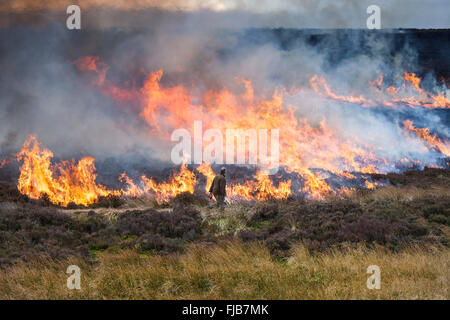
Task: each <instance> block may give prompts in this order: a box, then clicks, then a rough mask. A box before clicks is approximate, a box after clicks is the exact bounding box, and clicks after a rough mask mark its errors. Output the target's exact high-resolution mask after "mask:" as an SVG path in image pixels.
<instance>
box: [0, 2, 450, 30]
mask: <svg viewBox="0 0 450 320" xmlns="http://www.w3.org/2000/svg"><path fill="white" fill-rule="evenodd" d="M71 4H78V5H79V6H80V7H81V8H82V10H83V11H84V12H86V11H90V12H95V14H93V15H92V16H91V18H92V19H89V20H90V21H89V25H90V26H93V27H97V28H98V27H101V28H109V27H119V26H128V27H130V26H133V27H140V28H145V27H146V26H148V23H149V20H148V18H149V17H151V18H155V16H156V17H157V16H160V15H161V14H164V16H166V18H169V19H170V20H171V21H172V22H173V23H176V21H177V19H178V18H179V17H180V16H183V15H185V14H188V15H189V16H190V18H195V21H196V22H195V23H196V24H197V25H198V24H201V23H204V24H205V25H210V26H213V25H214V26H219V25H221V26H222V27H227V28H230V27H235V26H236V22H237V20H238V21H239V22H238V25H239V26H241V27H244V26H245V27H269V28H270V27H285V28H365V27H366V19H367V14H366V9H367V7H368V6H369V5H372V4H376V5H378V6H380V8H381V12H382V27H383V28H449V26H450V25H449V19H448V15H447V13H448V11H449V9H450V3H449V2H448V1H446V0H428V1H421V0H397V1H390V0H378V1H376V3H374V2H373V1H372V0H340V1H331V0H277V1H273V0H189V1H187V0H166V1H159V0H115V1H110V0H78V1H74V0H11V1H4V2H3V3H1V4H0V13H6V14H7V16H6V17H5V19H2V21H3V23H7V24H8V25H10V24H14V23H16V22H19V23H24V22H26V21H27V20H29V22H31V21H33V22H34V23H36V21H42V20H46V21H48V16H49V15H51V14H52V13H53V14H56V13H62V14H64V13H65V9H66V8H67V7H68V6H69V5H71ZM141 12H145V13H141ZM155 12H157V13H156V14H155ZM21 14H22V15H25V16H26V18H25V19H24V18H23V16H20V15H21ZM33 14H34V16H33ZM8 15H9V16H8ZM30 17H33V18H30ZM59 17H60V18H63V15H60V16H59ZM236 19H237V20H236ZM5 20H7V21H6V22H5Z"/></svg>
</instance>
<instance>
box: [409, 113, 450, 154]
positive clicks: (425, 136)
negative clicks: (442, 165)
mask: <svg viewBox="0 0 450 320" xmlns="http://www.w3.org/2000/svg"><path fill="white" fill-rule="evenodd" d="M403 126H404V128H405V130H406V131H408V132H412V133H414V134H416V135H417V136H418V137H419V138H420V139H421V140H422V141H424V142H425V143H426V144H428V145H429V146H430V147H432V148H434V149H437V150H438V151H439V152H440V153H442V154H444V155H445V156H447V157H450V143H449V142H448V141H445V142H442V141H441V139H439V137H438V136H436V135H432V134H430V130H429V129H428V128H415V127H414V126H413V122H412V121H411V120H405V121H404V122H403Z"/></svg>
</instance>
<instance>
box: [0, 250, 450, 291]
mask: <svg viewBox="0 0 450 320" xmlns="http://www.w3.org/2000/svg"><path fill="white" fill-rule="evenodd" d="M449 261H450V250H449V249H448V248H439V249H438V248H434V247H432V248H428V249H419V248H409V249H407V250H404V251H402V252H400V253H393V252H391V251H389V250H387V249H385V248H382V247H377V248H376V249H374V250H368V249H366V248H364V247H353V248H348V249H347V250H339V251H337V250H336V251H329V252H327V253H321V254H315V255H311V254H310V253H308V251H307V250H306V249H305V248H304V247H303V246H301V245H297V246H295V247H294V249H293V251H292V255H291V256H290V258H289V259H287V260H274V259H273V257H271V255H270V253H269V251H268V249H267V248H265V247H264V246H262V245H260V244H256V243H253V244H248V245H242V244H240V243H236V242H224V243H222V244H220V245H219V246H208V247H205V246H199V245H192V246H190V247H189V248H188V250H187V252H186V253H185V254H182V255H177V256H176V255H171V256H159V255H153V256H143V255H139V254H138V253H137V252H134V251H121V252H119V253H116V254H111V253H105V254H102V255H100V256H99V258H98V262H97V263H95V264H87V263H85V262H83V261H81V260H76V259H69V260H66V261H61V262H54V261H50V260H40V261H34V262H30V263H27V264H24V263H19V264H17V265H16V266H15V267H13V268H11V269H9V270H3V271H1V272H0V298H1V299H448V298H449V292H448V286H449V281H450V278H449V265H448V263H449ZM70 264H77V265H79V266H80V268H81V270H82V278H81V287H82V289H81V290H79V291H78V290H68V289H67V288H66V279H67V277H68V275H67V274H65V270H66V268H67V266H68V265H70ZM373 264H375V265H378V266H379V267H380V268H381V289H380V290H368V289H367V287H366V280H367V277H368V276H369V275H367V274H366V269H367V267H368V266H369V265H373Z"/></svg>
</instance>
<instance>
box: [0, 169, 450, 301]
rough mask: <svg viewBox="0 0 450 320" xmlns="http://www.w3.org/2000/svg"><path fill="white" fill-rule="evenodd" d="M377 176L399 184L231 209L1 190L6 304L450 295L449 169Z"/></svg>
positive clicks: (0, 276)
mask: <svg viewBox="0 0 450 320" xmlns="http://www.w3.org/2000/svg"><path fill="white" fill-rule="evenodd" d="M374 178H375V179H389V181H390V184H389V185H387V186H384V187H380V188H377V189H375V190H355V191H354V192H353V193H351V194H348V195H347V196H345V197H332V196H330V197H328V198H327V199H325V200H322V201H314V200H299V199H289V200H268V201H263V202H251V203H236V204H232V205H230V206H227V207H226V208H225V210H224V211H220V210H218V209H209V208H208V206H207V204H208V203H207V201H206V200H205V198H204V197H203V196H199V195H191V194H181V195H179V196H177V197H176V198H175V199H173V200H172V201H171V202H170V203H168V204H165V205H164V206H160V205H157V204H155V203H154V202H152V201H151V200H149V199H125V200H123V199H117V198H110V199H101V201H100V202H99V203H97V204H95V205H94V206H92V207H91V208H81V207H76V206H73V207H72V208H71V209H62V208H59V207H57V206H53V205H51V204H50V203H49V202H48V201H47V200H46V199H45V198H44V199H41V200H37V201H34V200H30V199H28V198H26V197H24V196H23V195H21V194H20V193H18V191H17V189H16V188H15V187H14V186H11V185H7V184H1V185H0V298H2V299H187V298H192V299H197V298H206V299H210V298H211V299H221V298H225V299H236V298H241V299H258V298H262V299H373V298H383V299H448V298H449V293H448V286H449V282H450V274H449V265H448V264H449V261H450V259H449V258H450V250H449V239H450V238H449V236H450V171H448V170H442V169H425V170H423V171H411V172H406V173H403V174H390V175H374ZM72 264H75V265H78V266H79V267H80V268H81V270H82V277H81V279H82V280H81V290H68V289H67V287H66V280H67V277H68V275H67V274H66V269H67V266H69V265H72ZM369 265H378V266H379V267H380V269H381V275H382V282H381V283H382V284H381V289H380V290H368V289H367V287H366V280H367V278H368V276H369V275H368V274H367V273H366V270H367V267H368V266H369Z"/></svg>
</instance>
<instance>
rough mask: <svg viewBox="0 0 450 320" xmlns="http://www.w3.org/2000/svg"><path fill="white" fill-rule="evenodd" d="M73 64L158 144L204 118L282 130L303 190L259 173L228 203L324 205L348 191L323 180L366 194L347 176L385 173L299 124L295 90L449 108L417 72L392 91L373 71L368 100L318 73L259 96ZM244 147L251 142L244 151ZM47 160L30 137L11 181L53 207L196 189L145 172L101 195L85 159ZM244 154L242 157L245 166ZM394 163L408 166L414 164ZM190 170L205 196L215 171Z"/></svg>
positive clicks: (164, 197)
mask: <svg viewBox="0 0 450 320" xmlns="http://www.w3.org/2000/svg"><path fill="white" fill-rule="evenodd" d="M74 64H75V66H76V67H77V68H78V69H79V70H81V71H82V72H83V73H86V74H89V75H90V76H94V77H93V78H92V79H93V80H92V82H91V84H92V85H94V86H96V87H98V88H99V89H100V90H101V92H102V93H104V94H105V95H107V96H109V97H111V98H112V99H114V100H117V101H119V102H123V101H131V102H133V106H134V107H136V110H137V113H138V114H139V116H140V117H141V118H142V119H143V121H144V122H145V123H146V125H147V126H148V134H149V136H150V138H152V139H157V141H162V142H166V143H167V142H169V138H170V135H171V133H172V132H173V130H175V129H178V128H187V129H188V128H190V129H191V130H193V129H192V125H193V123H194V121H196V120H201V121H202V123H203V125H204V128H203V130H207V129H209V128H214V129H217V130H219V131H221V132H225V130H226V129H242V130H247V129H255V130H258V129H268V130H271V129H280V141H279V143H280V151H281V152H280V159H279V162H280V166H282V167H283V168H284V170H285V172H287V174H293V175H294V176H295V175H297V176H299V177H301V180H302V183H301V184H300V185H301V186H300V187H296V190H294V188H293V183H292V180H291V179H284V180H285V181H280V182H278V183H275V182H274V179H272V178H271V177H269V176H267V175H266V174H264V173H263V172H262V171H258V172H257V173H256V174H255V175H254V177H253V178H252V179H249V180H247V181H244V182H243V183H241V184H238V183H236V182H235V181H231V182H230V183H229V185H228V187H227V188H228V189H227V193H228V196H229V198H230V199H232V200H234V199H236V200H239V199H242V200H252V199H256V200H265V199H269V198H278V199H286V198H288V197H289V196H290V195H291V194H292V193H299V192H300V193H304V194H306V195H307V196H308V197H310V198H314V199H323V198H324V197H326V196H327V195H328V194H331V193H338V194H339V193H341V194H346V193H347V192H348V190H351V188H347V189H344V188H343V187H341V188H340V189H336V188H334V187H333V188H332V187H330V185H329V184H328V178H329V177H330V175H331V174H332V175H334V176H337V177H338V178H339V179H342V181H347V180H351V181H355V180H358V179H365V181H364V185H365V186H366V187H367V188H374V187H375V186H376V185H375V184H374V183H373V182H371V181H369V180H367V179H368V177H367V178H361V177H359V178H358V177H357V176H358V175H356V174H354V173H356V172H359V173H364V174H370V173H377V172H380V171H382V170H384V168H385V167H388V168H389V167H392V163H390V162H392V160H388V159H385V158H384V157H382V156H380V155H378V154H377V151H378V150H374V147H373V146H371V145H367V144H365V143H363V142H361V141H360V139H359V138H358V137H357V136H346V137H345V138H343V137H342V136H341V135H340V134H339V132H338V131H337V130H336V129H334V128H333V126H332V125H330V124H329V122H328V121H327V120H326V119H322V120H321V121H319V120H320V119H318V120H317V121H316V122H314V123H311V122H310V121H309V120H308V119H307V118H304V117H301V116H299V115H298V114H296V113H300V114H301V112H297V111H302V109H305V108H310V107H311V106H309V105H302V102H299V103H298V105H291V104H290V103H289V102H288V101H290V99H288V98H289V97H290V96H291V95H293V94H297V93H298V92H301V93H303V94H308V95H309V94H311V95H313V96H316V97H319V98H320V99H324V98H326V99H330V100H335V101H339V102H346V103H348V104H356V105H359V106H361V107H364V108H373V107H379V106H385V107H389V108H394V107H395V108H400V107H403V106H406V107H424V108H450V103H449V99H448V98H447V96H448V88H444V89H442V90H441V91H439V90H437V89H436V90H434V92H433V93H430V92H426V91H425V89H424V88H422V86H421V79H420V78H419V77H418V76H417V75H416V74H415V73H408V72H405V74H404V75H403V76H402V77H399V78H396V79H397V80H396V81H397V82H396V85H397V84H398V83H399V81H400V83H401V85H400V86H394V85H391V86H388V85H387V81H386V79H385V77H384V76H383V74H379V75H378V77H377V79H375V80H374V81H371V82H370V85H371V86H372V87H373V88H375V90H371V91H369V92H370V94H371V96H370V97H365V96H363V95H359V94H354V93H352V94H351V95H343V94H341V93H338V91H337V90H335V89H332V88H331V86H330V85H329V84H328V83H327V81H326V79H325V77H323V76H319V75H313V76H312V77H311V78H310V81H309V88H292V89H291V90H290V91H288V90H287V89H286V88H284V87H278V88H275V89H274V90H272V91H265V92H259V93H258V95H257V94H256V93H255V90H254V89H253V86H252V83H251V81H249V80H246V79H236V81H237V83H238V85H239V86H240V87H241V89H242V90H241V93H234V91H233V92H232V91H231V90H229V89H228V88H225V87H223V88H220V89H216V90H209V91H201V90H197V89H198V88H195V87H194V88H188V87H185V86H183V85H180V84H176V85H171V86H167V85H163V83H162V78H163V76H164V72H163V71H162V70H157V71H154V72H150V73H149V74H146V75H145V78H144V82H143V84H142V85H140V86H137V85H136V83H135V82H128V84H127V85H126V88H122V87H119V86H116V85H115V84H114V83H113V82H112V81H111V80H109V79H108V77H107V72H108V70H109V66H108V65H106V64H105V63H103V62H101V61H100V59H99V58H98V57H83V58H80V59H77V60H76V61H75V62H74ZM121 105H129V104H121ZM136 110H134V111H136ZM404 129H405V130H406V131H407V132H409V133H414V134H415V136H416V138H418V139H420V140H422V141H424V142H425V143H426V145H427V147H428V148H429V149H433V150H436V151H438V152H440V153H442V154H443V155H445V156H450V152H449V149H450V148H449V144H448V141H446V140H445V141H442V140H441V139H439V137H438V136H437V135H432V134H431V133H430V132H429V129H428V128H415V127H414V126H413V125H412V122H411V121H409V120H407V121H405V122H404ZM225 143H231V142H228V141H226V142H225ZM232 143H234V141H233V142H232ZM246 144H247V143H246ZM249 144H250V142H248V144H247V145H249ZM224 149H226V148H224ZM52 156H53V154H52V153H51V152H50V151H49V150H47V149H42V150H41V149H40V147H39V144H38V142H37V140H36V138H35V137H34V136H30V138H29V140H27V142H26V143H25V144H24V148H23V149H22V151H21V152H20V153H19V154H18V159H20V160H21V161H23V165H22V167H21V176H20V179H19V184H18V188H19V190H20V191H21V192H22V193H24V194H27V195H29V196H30V197H31V198H34V199H36V198H39V197H41V196H42V195H43V194H47V195H48V196H49V198H50V201H52V202H53V203H56V204H60V205H67V204H68V203H70V202H74V203H77V204H85V205H87V204H90V203H93V202H95V201H97V199H98V197H99V196H104V195H109V194H113V195H123V196H129V197H140V196H143V195H151V196H153V197H154V198H155V199H156V200H157V201H158V202H164V201H168V200H169V199H171V198H173V197H175V196H176V195H177V194H180V193H182V192H190V193H193V192H194V190H195V187H196V184H197V183H198V181H197V177H196V173H194V171H191V170H189V169H188V168H187V166H186V165H184V164H183V165H182V166H181V168H180V170H179V172H176V173H175V174H174V175H173V176H172V177H170V178H169V179H168V181H163V182H158V181H157V180H155V179H153V178H151V177H147V176H145V175H143V176H141V177H140V181H138V182H136V181H133V179H131V178H129V177H128V176H127V175H126V173H123V174H122V175H121V176H120V177H119V180H120V181H121V182H122V183H123V184H124V185H125V187H124V188H123V189H121V190H107V189H106V188H105V187H103V186H101V185H98V184H96V183H95V178H96V175H95V166H94V159H93V158H91V157H86V158H83V159H81V160H80V161H79V162H78V163H75V161H74V160H72V161H63V162H61V163H59V164H54V165H51V158H52ZM248 157H249V153H248V152H247V154H246V160H248ZM398 161H399V162H401V163H403V164H414V163H415V161H416V160H414V159H399V160H398ZM316 169H320V170H316ZM196 171H197V173H198V174H202V175H204V176H205V177H206V186H205V188H206V189H205V191H206V192H207V191H208V188H209V186H210V184H211V182H212V180H213V178H214V175H215V174H214V172H213V171H212V169H211V167H210V165H209V164H206V163H204V164H202V165H200V166H198V167H197V168H196ZM295 185H299V184H295ZM334 189H336V190H334Z"/></svg>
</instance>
